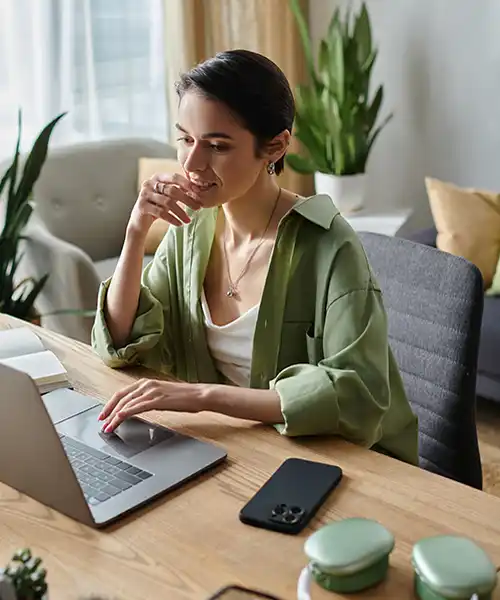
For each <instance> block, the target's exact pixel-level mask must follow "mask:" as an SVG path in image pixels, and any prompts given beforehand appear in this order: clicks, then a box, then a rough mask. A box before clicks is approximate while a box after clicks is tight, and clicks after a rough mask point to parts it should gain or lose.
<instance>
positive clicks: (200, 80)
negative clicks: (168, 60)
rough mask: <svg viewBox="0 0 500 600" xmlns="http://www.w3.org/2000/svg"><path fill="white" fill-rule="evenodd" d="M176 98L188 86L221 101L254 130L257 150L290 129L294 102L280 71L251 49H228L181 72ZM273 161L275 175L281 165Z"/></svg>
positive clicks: (181, 94) (245, 124)
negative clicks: (185, 71)
mask: <svg viewBox="0 0 500 600" xmlns="http://www.w3.org/2000/svg"><path fill="white" fill-rule="evenodd" d="M176 89H177V94H178V95H179V98H182V96H183V95H184V94H185V93H186V92H187V91H188V90H190V89H196V90H197V91H199V92H200V93H201V94H203V95H205V96H207V97H208V98H212V99H214V100H218V101H220V102H222V103H224V104H225V105H226V106H227V107H228V108H229V110H230V111H231V112H232V113H233V114H234V115H235V116H236V117H237V118H238V119H239V120H240V121H241V123H242V124H243V126H244V127H245V129H247V130H248V131H250V133H253V135H254V136H255V138H256V140H257V150H260V149H261V148H262V147H263V146H264V145H265V144H266V143H267V142H269V141H271V140H272V139H273V138H274V137H275V136H276V135H278V134H279V133H281V132H282V131H284V130H285V129H288V130H289V131H290V132H291V131H292V126H293V119H294V117H295V102H294V99H293V94H292V90H291V89H290V84H289V83H288V80H287V78H286V77H285V74H284V73H283V71H282V70H281V69H280V68H279V67H278V66H277V65H276V64H275V63H274V62H273V61H272V60H269V59H268V58H266V57H265V56H262V54H257V53H256V52H251V51H250V50H228V51H227V52H220V53H218V54H216V55H215V56H214V57H213V58H209V59H208V60H206V61H205V62H202V63H200V64H199V65H197V66H196V67H194V68H193V69H191V70H190V71H188V72H187V73H184V74H183V75H181V78H180V80H179V81H178V82H177V83H176ZM284 162H285V160H284V155H283V156H282V157H281V158H280V159H279V160H278V161H277V162H276V164H275V168H276V174H277V175H279V174H280V173H281V171H282V170H283V166H284Z"/></svg>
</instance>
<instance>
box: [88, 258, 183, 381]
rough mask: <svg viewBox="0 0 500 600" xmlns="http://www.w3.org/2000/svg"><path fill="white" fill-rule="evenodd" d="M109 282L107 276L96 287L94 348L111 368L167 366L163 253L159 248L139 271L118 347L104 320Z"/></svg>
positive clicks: (166, 283) (169, 359)
mask: <svg viewBox="0 0 500 600" xmlns="http://www.w3.org/2000/svg"><path fill="white" fill-rule="evenodd" d="M110 283H111V279H108V280H106V281H104V282H103V283H102V284H101V286H100V288H99V294H98V304H97V313H96V318H95V321H94V326H93V328H92V347H93V348H94V350H95V352H96V353H97V354H98V355H99V356H100V357H101V358H102V360H103V361H104V362H105V363H106V364H107V365H108V366H110V367H113V368H117V367H123V366H127V365H132V364H135V363H141V364H145V365H147V366H150V367H152V368H157V369H160V370H169V369H170V370H171V369H172V367H173V365H172V356H171V353H170V352H169V344H168V338H169V333H170V331H169V312H170V311H169V302H170V298H169V278H168V272H167V268H166V263H165V255H164V253H163V252H162V251H160V250H159V251H158V252H157V253H156V255H155V257H154V258H153V260H152V261H151V262H150V263H149V264H148V265H147V266H146V267H145V269H144V271H143V274H142V279H141V290H140V295H139V302H138V305H137V312H136V315H135V319H134V323H133V326H132V330H131V332H130V337H129V340H128V342H127V344H126V345H125V346H123V347H122V348H115V346H114V344H113V340H112V338H111V335H110V333H109V330H108V326H107V324H106V318H105V304H106V295H107V292H108V289H109V285H110Z"/></svg>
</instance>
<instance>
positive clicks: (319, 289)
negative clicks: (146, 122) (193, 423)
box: [92, 195, 418, 464]
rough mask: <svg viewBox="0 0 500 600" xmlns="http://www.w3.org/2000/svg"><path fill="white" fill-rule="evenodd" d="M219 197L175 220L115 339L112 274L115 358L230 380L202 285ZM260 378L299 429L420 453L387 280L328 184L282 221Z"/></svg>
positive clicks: (412, 459)
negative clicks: (379, 276) (216, 352)
mask: <svg viewBox="0 0 500 600" xmlns="http://www.w3.org/2000/svg"><path fill="white" fill-rule="evenodd" d="M217 212H218V208H213V209H202V210H200V211H198V212H197V213H194V214H193V215H192V221H191V223H189V224H188V225H185V226H183V227H170V228H169V230H168V233H167V234H166V236H165V237H164V239H163V241H162V242H161V244H160V245H159V247H158V250H157V251H156V254H155V256H154V258H153V260H152V262H151V263H149V264H148V265H147V266H146V268H145V269H144V272H143V275H142V282H141V292H140V298H139V303H138V308H137V314H136V317H135V321H134V324H133V327H132V331H131V334H130V340H129V341H128V343H127V344H126V345H125V346H124V347H123V348H115V347H114V346H113V342H112V339H111V337H110V334H109V331H108V329H107V327H106V322H105V316H104V305H105V300H106V292H107V289H108V287H109V283H110V280H107V281H105V282H103V283H102V284H101V288H100V290H99V297H98V310H97V315H96V320H95V323H94V327H93V331H92V345H93V347H94V349H95V350H96V351H97V353H98V354H99V355H100V356H101V357H102V359H103V360H104V361H105V363H106V364H107V365H109V366H111V367H122V366H125V365H131V364H137V363H139V364H142V365H144V366H146V367H149V368H151V369H154V370H157V371H160V372H163V373H167V374H171V375H174V376H176V377H178V378H180V379H182V380H184V381H189V382H205V383H221V382H223V381H222V376H221V374H220V373H219V372H218V371H217V369H216V368H215V366H214V362H213V359H212V357H211V355H210V351H209V348H208V345H207V341H206V336H205V326H204V320H203V312H202V308H201V302H200V297H201V292H202V286H203V281H204V278H205V272H206V268H207V264H208V261H209V257H210V252H211V247H212V242H213V239H214V235H215V225H216V220H217ZM250 387H252V388H260V389H269V388H270V389H274V390H276V392H277V393H278V395H279V397H280V401H281V410H282V414H283V418H284V424H277V425H276V426H275V427H276V428H277V430H278V431H279V432H280V433H282V434H285V435H289V436H301V435H320V434H333V435H340V436H342V437H344V438H346V439H348V440H350V441H352V442H355V443H357V444H360V445H363V446H366V447H369V448H372V447H373V448H374V449H376V450H379V451H382V452H384V453H387V454H390V455H392V456H395V457H398V458H400V459H402V460H404V461H407V462H409V463H413V464H417V462H418V425H417V418H416V416H415V415H414V413H413V412H412V410H411V407H410V405H409V403H408V400H407V397H406V394H405V391H404V387H403V383H402V380H401V377H400V374H399V371H398V368H397V366H396V362H395V359H394V357H393V354H392V351H391V349H390V347H389V343H388V337H387V319H386V313H385V310H384V306H383V302H382V296H381V292H380V289H379V287H378V285H377V283H376V281H375V278H374V276H373V274H372V271H371V269H370V267H369V264H368V261H367V258H366V255H365V253H364V250H363V247H362V245H361V243H360V241H359V239H358V237H357V235H356V234H355V232H354V231H353V230H352V228H351V227H350V226H349V224H348V223H347V222H346V220H345V219H344V218H343V217H342V216H341V215H340V214H339V212H338V210H337V209H336V208H335V206H334V205H333V203H332V201H331V199H330V198H329V197H328V196H325V195H316V196H311V197H310V198H304V199H302V200H300V201H299V202H298V203H297V204H296V205H295V206H294V208H293V209H292V210H291V211H290V212H289V213H288V214H287V215H286V216H285V217H283V219H282V220H281V222H280V224H279V227H278V232H277V237H276V242H275V245H274V250H273V254H272V257H271V260H270V264H269V271H268V275H267V279H266V282H265V286H264V291H263V294H262V299H261V303H260V308H259V314H258V318H257V323H256V328H255V334H254V343H253V353H252V364H251V375H250Z"/></svg>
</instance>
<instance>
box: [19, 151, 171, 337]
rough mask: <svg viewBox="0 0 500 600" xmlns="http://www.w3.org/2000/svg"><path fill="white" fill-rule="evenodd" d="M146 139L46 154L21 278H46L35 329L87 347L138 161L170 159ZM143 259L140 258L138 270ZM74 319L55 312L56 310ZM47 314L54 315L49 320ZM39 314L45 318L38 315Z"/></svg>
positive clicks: (126, 214)
mask: <svg viewBox="0 0 500 600" xmlns="http://www.w3.org/2000/svg"><path fill="white" fill-rule="evenodd" d="M175 156H176V152H175V149H174V148H172V147H171V146H169V145H167V144H164V143H162V142H159V141H155V140H150V139H122V140H113V141H107V142H106V141H100V142H91V143H81V144H76V145H71V146H67V147H62V148H57V149H54V150H51V151H50V152H49V154H48V157H47V161H46V163H45V165H44V168H43V170H42V173H41V176H40V178H39V180H38V181H37V183H36V185H35V188H34V199H35V210H34V213H33V218H32V220H31V221H30V223H29V226H28V232H27V233H28V240H27V241H26V243H25V245H24V246H25V247H24V252H25V256H24V260H23V263H22V267H21V271H20V273H21V275H22V276H25V275H33V276H36V277H41V276H42V275H43V274H44V273H47V272H48V273H50V277H49V279H48V281H47V284H46V286H45V288H44V289H43V291H42V293H41V294H40V296H39V297H38V300H37V303H36V309H37V310H38V311H39V313H40V314H41V315H42V324H43V325H44V326H46V327H48V328H49V329H52V330H54V331H58V332H60V333H63V334H65V335H67V336H69V337H72V338H75V339H78V340H81V341H84V342H89V341H90V332H91V327H92V323H93V318H92V317H88V316H87V317H85V316H82V314H83V313H82V311H83V310H93V309H95V306H96V298H97V292H98V288H99V284H100V282H101V281H102V280H103V279H106V278H107V277H109V276H110V275H112V273H113V271H114V268H115V265H116V263H117V260H118V256H119V254H120V251H121V247H122V244H123V239H124V233H125V228H126V225H127V221H128V218H129V215H130V211H131V209H132V207H133V205H134V203H135V201H136V198H137V190H138V185H139V181H138V178H139V177H138V172H139V159H140V158H143V157H148V158H175ZM149 260H151V256H145V257H144V265H145V264H147V262H148V261H149ZM68 309H69V310H72V311H79V312H78V313H77V314H61V312H60V311H64V310H68ZM54 311H59V314H56V315H49V313H53V312H54ZM43 315H46V316H43Z"/></svg>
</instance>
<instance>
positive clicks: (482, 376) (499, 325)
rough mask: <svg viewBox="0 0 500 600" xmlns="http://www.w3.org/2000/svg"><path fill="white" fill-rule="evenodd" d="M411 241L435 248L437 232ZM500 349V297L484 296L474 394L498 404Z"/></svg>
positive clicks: (416, 234) (414, 236)
mask: <svg viewBox="0 0 500 600" xmlns="http://www.w3.org/2000/svg"><path fill="white" fill-rule="evenodd" d="M406 237H408V238H409V239H412V240H413V241H416V242H419V243H421V244H425V245H427V246H432V247H434V248H435V247H436V237H437V231H436V228H435V227H429V228H427V229H422V230H419V231H416V232H414V233H412V234H410V235H409V236H406ZM499 348H500V297H499V296H485V298H484V306H483V318H482V324H481V339H480V343H479V358H478V365H477V383H476V393H477V395H478V396H481V397H482V398H486V399H488V400H494V401H496V402H500V361H499V360H498V357H497V354H496V352H497V350H498V349H499Z"/></svg>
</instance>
